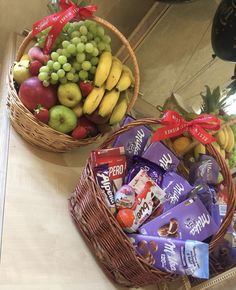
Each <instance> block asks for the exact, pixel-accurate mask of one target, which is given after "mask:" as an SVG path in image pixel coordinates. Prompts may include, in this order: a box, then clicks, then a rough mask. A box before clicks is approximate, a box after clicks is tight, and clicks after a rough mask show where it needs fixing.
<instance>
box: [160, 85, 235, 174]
mask: <svg viewBox="0 0 236 290" xmlns="http://www.w3.org/2000/svg"><path fill="white" fill-rule="evenodd" d="M201 96H202V100H203V103H202V107H201V114H205V113H206V114H213V115H216V116H217V117H218V118H219V119H220V120H221V123H222V125H224V123H225V122H228V121H230V120H231V119H235V117H236V116H235V115H228V114H227V113H226V107H227V103H228V102H227V99H228V98H229V96H230V95H227V94H225V95H223V92H222V91H221V90H220V88H219V87H217V88H215V89H214V90H213V91H211V90H210V88H209V87H208V86H207V87H206V94H205V95H204V94H202V95H201ZM168 106H170V104H168ZM165 109H167V108H165ZM174 109H175V110H177V111H179V112H180V113H181V114H182V115H183V116H184V117H185V119H188V120H191V119H194V118H196V117H197V116H198V115H197V114H195V113H188V112H184V110H182V108H181V107H180V106H179V105H178V106H176V105H175V108H174ZM215 138H216V142H214V143H212V145H213V146H214V147H215V148H216V149H217V150H218V152H219V153H220V154H221V155H222V157H223V158H224V159H225V160H226V162H227V163H228V165H229V167H230V168H231V169H233V168H236V125H230V126H229V125H226V126H225V128H224V129H222V130H220V131H218V132H217V133H216V135H215ZM193 142H194V141H193V139H192V138H191V137H189V136H188V135H187V134H186V135H185V136H181V137H179V138H177V139H174V140H172V147H173V149H174V150H175V152H176V153H177V154H179V155H183V154H184V153H185V152H186V151H188V150H187V148H191V147H192V146H191V144H192V143H193ZM201 154H206V147H205V146H204V145H203V144H198V145H196V146H195V147H194V148H193V150H192V151H191V152H188V153H186V154H184V159H185V161H186V165H189V163H194V162H197V161H198V160H199V157H200V155H201Z"/></svg>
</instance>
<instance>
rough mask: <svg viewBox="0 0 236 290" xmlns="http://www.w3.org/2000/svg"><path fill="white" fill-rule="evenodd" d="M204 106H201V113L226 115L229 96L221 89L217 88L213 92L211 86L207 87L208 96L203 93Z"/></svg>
mask: <svg viewBox="0 0 236 290" xmlns="http://www.w3.org/2000/svg"><path fill="white" fill-rule="evenodd" d="M201 97H202V100H203V104H202V106H201V113H204V114H214V115H225V109H226V107H227V102H226V101H227V99H228V98H229V97H230V95H229V94H224V95H223V94H222V92H221V90H220V87H219V86H218V87H216V88H215V89H213V90H212V91H211V89H210V87H209V86H206V94H205V95H204V94H203V93H201Z"/></svg>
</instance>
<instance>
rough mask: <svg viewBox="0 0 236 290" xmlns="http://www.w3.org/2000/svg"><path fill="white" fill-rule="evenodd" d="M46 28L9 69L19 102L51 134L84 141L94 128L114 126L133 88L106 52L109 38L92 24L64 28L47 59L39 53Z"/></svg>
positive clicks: (123, 67) (124, 68)
mask: <svg viewBox="0 0 236 290" xmlns="http://www.w3.org/2000/svg"><path fill="white" fill-rule="evenodd" d="M49 30H50V27H49V28H47V29H45V30H44V31H42V32H41V33H39V34H38V35H37V42H36V44H35V46H33V47H32V48H30V49H29V51H28V52H27V54H25V55H23V56H22V58H21V59H20V61H19V62H17V63H15V65H14V68H13V78H14V80H15V82H16V83H17V85H18V88H19V98H20V100H21V101H22V103H23V104H24V105H25V107H26V108H27V109H29V110H30V111H31V112H32V113H33V114H34V115H35V117H36V118H37V119H39V120H40V121H41V122H43V123H45V124H48V125H49V126H50V127H51V128H53V129H54V130H57V131H59V132H61V133H65V134H69V135H71V136H72V137H73V138H75V139H83V138H88V137H91V136H95V135H97V134H98V129H97V125H98V124H99V125H100V124H107V123H108V124H110V125H114V124H117V123H119V122H120V121H121V120H122V119H123V117H124V115H125V113H126V111H127V107H128V102H129V100H128V93H127V90H128V89H130V88H131V87H132V86H133V84H134V77H133V74H132V72H131V70H130V69H129V68H128V67H127V66H126V65H124V64H122V62H121V61H120V60H119V59H118V58H116V57H114V56H113V55H112V53H111V46H110V44H111V38H110V36H109V35H107V34H106V32H105V30H104V28H103V27H102V26H100V25H98V24H97V23H96V22H94V21H92V20H85V21H79V22H72V23H67V24H66V25H65V27H64V28H63V30H62V31H61V33H60V35H59V37H58V38H57V40H56V42H55V44H54V45H53V49H52V51H51V53H50V55H46V54H44V53H43V50H42V48H43V47H44V42H45V39H46V37H47V35H48V32H49Z"/></svg>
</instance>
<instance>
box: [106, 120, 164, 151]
mask: <svg viewBox="0 0 236 290" xmlns="http://www.w3.org/2000/svg"><path fill="white" fill-rule="evenodd" d="M160 123H161V119H158V118H143V119H139V120H135V121H133V122H131V123H129V124H127V125H125V126H123V127H121V128H120V129H119V130H117V131H115V132H114V133H112V134H111V135H110V136H109V137H108V138H107V139H106V140H105V141H104V142H103V143H102V144H101V146H100V148H107V147H109V146H110V145H111V143H112V142H113V141H114V140H115V139H116V137H118V136H119V135H121V134H122V133H125V132H127V131H129V129H132V128H134V127H137V126H140V125H158V124H160Z"/></svg>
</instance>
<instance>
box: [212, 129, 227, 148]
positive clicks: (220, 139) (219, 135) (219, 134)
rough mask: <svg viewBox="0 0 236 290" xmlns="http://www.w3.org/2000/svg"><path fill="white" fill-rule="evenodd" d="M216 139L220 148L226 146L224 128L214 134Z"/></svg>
mask: <svg viewBox="0 0 236 290" xmlns="http://www.w3.org/2000/svg"><path fill="white" fill-rule="evenodd" d="M215 137H216V140H217V143H218V144H219V145H220V147H221V148H225V147H226V145H227V144H226V134H225V131H224V130H220V131H219V132H217V134H216V136H215Z"/></svg>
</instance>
